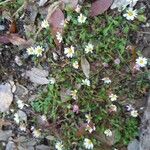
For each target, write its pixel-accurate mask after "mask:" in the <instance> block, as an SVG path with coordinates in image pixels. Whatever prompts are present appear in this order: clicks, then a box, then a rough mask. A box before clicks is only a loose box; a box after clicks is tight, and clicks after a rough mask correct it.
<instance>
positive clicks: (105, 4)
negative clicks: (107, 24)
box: [90, 0, 113, 17]
mask: <svg viewBox="0 0 150 150" xmlns="http://www.w3.org/2000/svg"><path fill="white" fill-rule="evenodd" d="M112 2H113V0H96V1H95V2H93V3H92V6H91V10H90V16H92V17H94V16H97V15H99V14H102V13H104V12H105V11H106V10H107V9H108V8H109V7H110V6H111V5H112Z"/></svg>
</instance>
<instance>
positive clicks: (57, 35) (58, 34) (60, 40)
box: [56, 32, 63, 43]
mask: <svg viewBox="0 0 150 150" xmlns="http://www.w3.org/2000/svg"><path fill="white" fill-rule="evenodd" d="M56 38H57V40H58V42H59V43H61V42H62V40H63V38H62V35H61V33H60V32H57V34H56Z"/></svg>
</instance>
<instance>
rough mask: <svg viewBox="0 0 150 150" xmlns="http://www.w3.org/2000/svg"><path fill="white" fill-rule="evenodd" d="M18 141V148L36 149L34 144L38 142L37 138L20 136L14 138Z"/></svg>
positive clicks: (24, 149) (21, 149)
mask: <svg viewBox="0 0 150 150" xmlns="http://www.w3.org/2000/svg"><path fill="white" fill-rule="evenodd" d="M14 141H15V143H17V148H18V150H35V148H34V146H35V145H36V144H37V141H36V139H33V138H28V137H25V136H20V137H18V138H17V139H15V140H14Z"/></svg>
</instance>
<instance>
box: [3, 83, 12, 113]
mask: <svg viewBox="0 0 150 150" xmlns="http://www.w3.org/2000/svg"><path fill="white" fill-rule="evenodd" d="M12 101H13V94H12V91H11V85H10V84H9V83H6V84H1V85H0V111H1V112H6V111H8V109H9V106H10V105H11V103H12Z"/></svg>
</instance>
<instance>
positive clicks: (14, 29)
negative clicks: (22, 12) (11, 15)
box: [9, 21, 17, 33]
mask: <svg viewBox="0 0 150 150" xmlns="http://www.w3.org/2000/svg"><path fill="white" fill-rule="evenodd" d="M9 32H10V33H16V32H17V25H16V21H12V22H11V24H10V25H9Z"/></svg>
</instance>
